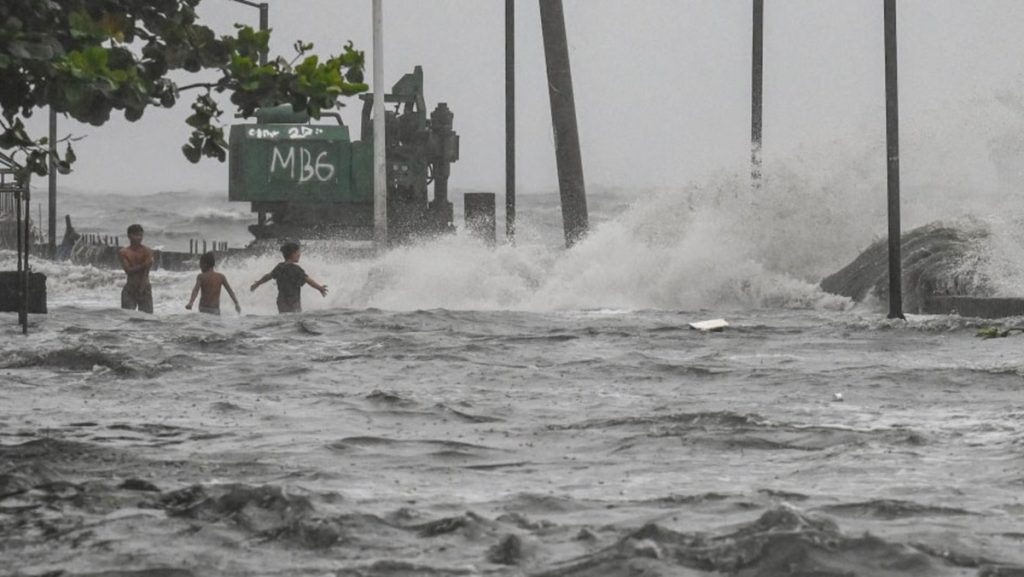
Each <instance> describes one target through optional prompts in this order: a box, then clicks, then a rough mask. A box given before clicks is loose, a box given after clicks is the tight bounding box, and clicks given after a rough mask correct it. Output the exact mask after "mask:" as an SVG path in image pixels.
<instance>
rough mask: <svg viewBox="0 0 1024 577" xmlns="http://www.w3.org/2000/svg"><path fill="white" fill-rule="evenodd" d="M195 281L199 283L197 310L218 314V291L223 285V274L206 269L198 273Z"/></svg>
mask: <svg viewBox="0 0 1024 577" xmlns="http://www.w3.org/2000/svg"><path fill="white" fill-rule="evenodd" d="M196 282H197V283H198V284H199V312H201V313H207V312H209V313H215V314H220V291H221V287H223V286H224V275H222V274H220V273H219V272H217V271H213V270H208V271H206V272H201V273H199V276H197V277H196ZM204 309H209V310H204Z"/></svg>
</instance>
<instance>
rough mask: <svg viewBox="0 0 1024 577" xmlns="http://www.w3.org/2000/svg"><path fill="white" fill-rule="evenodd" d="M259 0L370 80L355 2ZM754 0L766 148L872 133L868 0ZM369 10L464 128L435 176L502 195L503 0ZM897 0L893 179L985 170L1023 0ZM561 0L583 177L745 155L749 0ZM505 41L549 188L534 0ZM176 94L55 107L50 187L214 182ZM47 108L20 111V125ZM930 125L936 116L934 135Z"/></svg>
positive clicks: (874, 5) (877, 89)
mask: <svg viewBox="0 0 1024 577" xmlns="http://www.w3.org/2000/svg"><path fill="white" fill-rule="evenodd" d="M269 3H270V24H271V27H272V28H273V30H274V36H273V41H272V52H273V53H275V54H284V55H290V54H291V53H292V48H291V46H292V44H293V43H294V42H295V41H296V40H299V39H302V40H305V41H311V42H314V43H315V44H316V51H317V52H319V53H322V54H326V53H336V52H338V47H340V46H342V45H343V44H344V43H345V42H346V41H348V40H352V41H353V42H354V43H355V44H356V46H357V47H358V48H361V49H363V50H365V51H366V52H367V56H368V68H367V70H368V74H367V79H368V80H370V75H369V70H371V67H370V62H371V61H372V54H370V52H371V50H370V49H371V47H372V45H371V28H370V16H371V2H370V0H270V2H269ZM766 4H767V16H766V38H765V43H766V48H765V50H766V56H765V66H766V69H765V74H766V77H765V147H766V155H768V157H769V158H772V157H780V158H781V157H786V156H791V155H799V154H801V152H800V151H802V150H803V151H806V150H815V151H818V152H820V151H822V150H828V149H830V148H834V149H835V151H836V153H837V154H843V153H845V152H848V151H849V149H850V148H851V146H852V148H854V149H856V148H858V147H860V148H868V149H870V148H871V147H881V145H882V143H884V92H883V51H882V48H883V43H882V0H767V2H766ZM384 6H385V74H386V78H387V86H388V87H390V85H391V84H392V83H394V82H395V81H396V80H397V79H398V78H399V77H400V76H401V75H402V74H404V73H405V72H408V71H410V70H411V69H412V67H413V66H414V65H416V64H421V65H423V67H424V70H425V74H426V91H427V102H428V106H429V107H430V108H433V106H434V105H436V103H438V102H441V101H444V102H447V103H448V104H449V105H450V107H451V108H452V110H453V111H454V112H455V125H456V130H457V131H458V132H459V133H460V134H461V135H462V157H461V159H460V161H459V163H458V164H457V165H456V166H455V167H454V169H453V173H452V186H453V187H454V188H455V189H459V190H490V191H495V192H499V193H501V192H502V191H503V183H504V100H503V99H504V69H503V66H504V44H503V42H504V38H503V34H504V28H503V17H504V2H502V1H501V0H385V1H384ZM899 6H900V51H901V53H900V72H901V87H900V88H901V112H902V114H903V121H904V132H905V134H906V143H907V144H906V145H905V154H906V157H907V162H906V163H905V168H904V175H905V176H904V178H905V180H906V181H908V182H914V181H915V179H917V180H918V181H920V180H922V179H924V180H926V179H928V178H931V177H932V176H933V175H934V170H933V167H931V166H930V164H929V162H926V161H924V160H923V159H928V158H940V159H942V165H943V166H944V167H945V168H946V170H949V171H951V172H961V173H970V174H974V173H979V174H981V173H984V172H985V171H986V170H987V168H986V166H984V162H982V161H981V160H979V158H978V155H977V154H974V153H970V154H968V153H966V152H965V151H975V152H977V151H978V150H980V149H981V148H983V146H981V145H979V144H978V143H979V142H980V143H982V144H983V143H984V142H985V141H987V140H988V139H991V138H995V137H998V136H999V134H996V133H995V129H990V128H984V127H985V126H989V125H990V124H996V125H999V126H1001V127H1002V128H1003V129H1006V128H1007V127H1006V122H1005V121H1000V122H989V121H991V120H992V119H991V118H989V116H987V115H992V114H994V112H993V111H997V110H998V109H999V105H997V104H996V103H995V101H996V96H997V95H1002V96H1003V97H1005V96H1009V97H1010V98H1011V99H1012V98H1015V97H1016V96H1015V95H1016V94H1018V93H1020V92H1021V90H1022V86H1024V83H1022V82H1021V78H1022V72H1024V59H1022V58H1021V57H1020V55H1021V39H1020V34H1021V32H1020V31H1021V29H1022V26H1024V2H1021V1H1020V0H971V1H966V0H901V1H900V2H899ZM565 8H566V17H567V27H568V35H569V41H570V45H571V57H572V66H573V75H574V80H575V88H576V97H577V111H578V119H579V125H580V132H581V137H582V141H583V159H584V167H585V170H586V179H587V184H588V186H590V187H599V186H624V187H652V186H676V185H682V184H686V183H689V182H693V181H694V180H696V179H699V178H702V177H704V176H706V175H707V174H709V173H714V172H721V171H725V172H742V171H745V170H746V163H747V162H748V157H749V152H748V146H749V144H748V143H749V130H750V129H749V122H750V120H749V118H750V96H749V94H750V48H751V47H750V35H751V34H750V33H751V1H750V0H643V1H635V0H634V1H630V0H565ZM201 15H202V17H203V18H204V19H205V20H206V21H207V23H208V24H210V25H211V26H213V27H214V28H216V29H218V30H222V31H224V32H228V31H230V29H231V24H232V23H233V22H243V23H248V24H251V25H253V26H255V25H256V24H257V22H258V13H257V11H256V10H255V9H252V8H249V7H246V6H243V5H240V4H237V3H235V2H231V1H230V0H204V2H203V4H202V5H201ZM517 42H518V51H517V59H518V61H517V67H518V71H517V80H518V97H519V101H518V105H519V106H518V115H519V122H518V131H519V148H518V162H519V182H520V185H521V189H520V190H521V191H523V192H535V191H542V190H550V189H553V188H554V187H555V183H556V174H555V165H554V154H553V147H552V146H553V145H552V136H551V128H550V116H549V111H548V101H547V92H546V84H545V76H544V60H543V51H542V45H541V38H540V22H539V16H538V9H537V3H536V2H535V1H532V0H520V1H519V2H518V4H517ZM191 99H192V97H191V96H187V97H185V98H183V100H182V102H181V103H180V104H179V106H177V107H176V108H175V109H173V110H169V111H168V110H159V109H151V110H149V111H148V112H147V113H146V115H145V117H144V118H143V119H142V120H141V121H140V122H136V123H127V122H125V121H123V120H121V119H117V120H115V121H112V122H111V123H109V124H108V125H106V126H104V127H102V128H98V129H97V128H92V127H84V126H79V125H76V124H74V123H72V122H70V121H62V122H61V125H60V126H61V133H62V134H64V133H67V132H71V133H73V134H74V135H76V136H87V138H86V139H85V140H83V141H81V142H79V143H78V145H77V152H78V156H79V161H78V162H77V164H76V165H75V171H74V173H73V174H72V175H69V176H67V177H62V178H61V181H60V182H61V186H66V187H72V188H75V189H80V190H96V191H101V190H105V191H124V192H138V193H153V192H158V191H163V190H186V189H192V190H209V191H224V190H226V188H227V165H226V164H220V163H217V162H216V161H212V160H204V161H203V162H201V163H200V164H199V165H192V164H190V163H188V162H187V161H186V160H185V159H184V157H183V156H182V155H181V153H180V147H181V145H182V144H183V143H184V142H185V140H186V139H187V136H188V130H187V127H186V126H185V125H184V122H183V120H184V118H185V117H186V116H187V115H188V112H189V110H188V103H189V102H191ZM358 110H359V105H358V101H352V103H351V105H350V106H349V107H348V109H347V110H346V112H345V117H346V121H347V122H348V124H350V125H351V126H353V127H357V126H358ZM44 117H45V114H42V115H37V117H36V118H35V119H34V120H35V122H34V123H33V124H34V125H35V126H36V127H37V129H38V128H39V119H40V118H44ZM940 119H942V120H940ZM940 121H941V122H942V123H944V125H945V126H946V128H944V129H943V130H941V131H938V132H937V133H935V134H934V135H933V134H931V133H930V130H931V128H930V127H932V126H933V125H935V123H937V122H940ZM950 127H951V128H950ZM1009 128H1014V129H1016V128H1019V126H1011V127H1009ZM40 134H42V132H40ZM971 143H973V144H971ZM917 160H920V162H916V161H917ZM879 162H883V163H884V158H880V159H879ZM957 163H962V164H957ZM951 164H952V166H951ZM36 185H37V186H40V185H41V186H45V183H44V182H42V181H37V182H36Z"/></svg>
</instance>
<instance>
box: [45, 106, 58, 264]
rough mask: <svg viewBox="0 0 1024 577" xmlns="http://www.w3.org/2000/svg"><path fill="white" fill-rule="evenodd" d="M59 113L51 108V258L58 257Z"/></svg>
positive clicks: (48, 209) (49, 210)
mask: <svg viewBox="0 0 1024 577" xmlns="http://www.w3.org/2000/svg"><path fill="white" fill-rule="evenodd" d="M56 156H57V111H56V110H55V109H54V108H53V107H52V106H51V107H50V175H49V176H50V190H49V192H50V198H49V201H50V203H49V206H48V207H47V212H48V214H47V216H48V217H49V218H48V220H47V226H48V228H47V233H48V234H47V238H48V242H49V244H50V258H55V257H56V256H57V161H56Z"/></svg>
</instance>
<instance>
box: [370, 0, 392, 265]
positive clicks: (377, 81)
mask: <svg viewBox="0 0 1024 577" xmlns="http://www.w3.org/2000/svg"><path fill="white" fill-rule="evenodd" d="M382 4H383V0H373V240H374V242H375V244H376V245H377V249H378V250H383V249H384V248H385V247H387V244H388V188H387V165H386V164H385V155H386V154H387V148H386V146H385V142H384V139H385V134H384V128H385V127H384V119H385V116H386V111H385V110H384V90H385V89H384V7H383V5H382Z"/></svg>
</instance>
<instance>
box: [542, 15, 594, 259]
mask: <svg viewBox="0 0 1024 577" xmlns="http://www.w3.org/2000/svg"><path fill="white" fill-rule="evenodd" d="M540 24H541V31H542V33H543V36H544V59H545V61H546V62H547V71H548V96H549V97H550V98H551V123H552V125H553V127H554V132H555V161H556V162H557V163H558V189H559V192H560V194H561V200H562V223H563V226H564V228H565V244H566V246H568V247H571V246H572V245H574V244H576V242H578V241H579V240H580V239H581V238H582V237H583V236H584V235H585V234H586V233H587V229H588V227H589V223H588V218H587V194H586V190H585V188H584V185H583V159H582V158H581V156H580V136H579V131H578V129H577V126H576V100H575V96H574V95H573V91H572V71H571V70H570V68H569V43H568V40H567V39H566V35H565V11H564V10H563V9H562V0H540Z"/></svg>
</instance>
